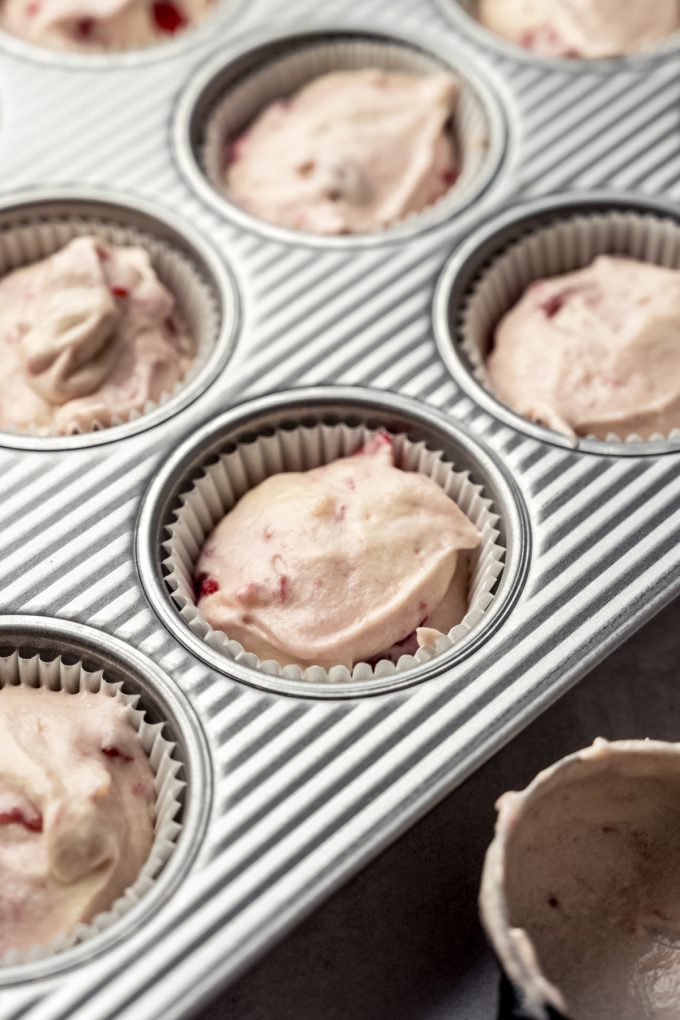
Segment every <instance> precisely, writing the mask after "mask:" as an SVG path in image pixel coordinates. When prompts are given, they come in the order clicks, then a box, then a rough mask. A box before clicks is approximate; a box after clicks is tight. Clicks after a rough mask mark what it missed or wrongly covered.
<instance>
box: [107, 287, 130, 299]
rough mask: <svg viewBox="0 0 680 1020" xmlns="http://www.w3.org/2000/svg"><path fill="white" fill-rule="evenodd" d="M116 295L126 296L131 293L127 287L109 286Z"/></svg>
mask: <svg viewBox="0 0 680 1020" xmlns="http://www.w3.org/2000/svg"><path fill="white" fill-rule="evenodd" d="M109 289H110V291H111V293H112V294H113V296H114V297H119V298H124V297H127V296H128V294H129V293H130V292H129V291H128V289H127V287H110V288H109Z"/></svg>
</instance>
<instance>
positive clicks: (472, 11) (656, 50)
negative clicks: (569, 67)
mask: <svg viewBox="0 0 680 1020" xmlns="http://www.w3.org/2000/svg"><path fill="white" fill-rule="evenodd" d="M446 2H447V3H448V4H449V5H451V6H453V5H455V6H457V7H460V8H462V10H463V11H465V13H466V14H467V15H468V16H469V17H470V18H472V19H473V21H476V22H477V24H478V25H479V26H480V28H482V29H483V30H484V31H485V32H486V33H487V34H488V35H490V36H492V37H493V38H494V39H498V40H499V41H500V42H502V43H507V45H509V46H514V47H515V49H518V50H520V51H521V52H522V53H524V54H526V56H527V57H529V58H531V57H532V56H533V57H535V58H536V59H537V60H540V61H541V62H543V61H545V60H555V61H560V62H561V61H567V62H568V63H570V64H573V63H584V64H594V63H595V64H601V63H611V62H612V61H617V60H627V59H628V60H629V59H630V58H631V57H632V58H635V57H649V56H652V55H654V54H663V53H666V52H667V51H668V50H673V49H676V48H677V47H678V46H680V31H678V32H674V33H673V34H672V35H670V36H668V38H667V39H661V40H659V42H657V43H655V44H654V45H652V46H648V47H646V48H645V49H641V50H633V51H632V52H631V53H621V54H619V55H618V56H616V55H612V56H611V57H576V58H574V57H557V56H547V55H543V54H540V53H536V52H535V51H533V50H532V49H530V48H529V47H528V46H522V45H521V44H520V43H518V42H515V41H514V40H513V39H508V38H507V37H506V36H503V35H498V34H497V33H496V32H494V31H492V30H491V29H490V28H487V27H486V25H485V24H484V23H483V22H482V21H480V20H479V0H446Z"/></svg>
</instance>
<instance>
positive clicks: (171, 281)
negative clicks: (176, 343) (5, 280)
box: [0, 209, 220, 436]
mask: <svg viewBox="0 0 680 1020" xmlns="http://www.w3.org/2000/svg"><path fill="white" fill-rule="evenodd" d="M124 212H125V210H124V209H121V216H123V215H124ZM83 234H96V235H97V236H98V237H101V238H102V239H103V240H105V241H108V242H110V243H111V244H117V245H139V246H140V247H142V248H145V249H146V250H147V251H148V252H149V254H150V256H151V262H152V265H153V268H154V270H155V272H156V274H157V276H158V278H159V279H160V281H161V282H162V283H163V284H164V285H165V286H166V287H167V289H168V290H169V291H170V292H171V294H172V295H173V297H174V298H175V309H176V311H177V313H178V314H179V316H180V317H181V318H182V320H183V321H184V324H185V325H186V326H187V328H188V331H189V333H190V335H191V336H192V337H193V339H194V343H195V345H196V354H195V356H194V359H193V361H192V363H191V365H190V366H189V370H188V371H187V373H186V375H185V376H184V378H183V379H181V380H180V381H179V382H178V383H177V384H176V385H175V387H174V388H173V389H172V390H171V391H168V392H167V393H163V394H162V396H161V399H160V400H159V401H152V400H149V401H147V402H146V404H145V405H144V407H143V408H142V409H135V410H133V411H131V412H130V413H129V414H128V415H126V416H114V417H113V418H112V421H111V425H104V424H101V423H95V425H94V427H93V428H92V429H87V430H81V429H76V430H74V431H73V432H70V433H68V434H69V435H73V434H82V432H83V431H87V432H94V431H99V430H100V429H107V428H110V427H112V426H115V425H123V424H125V423H126V422H131V421H135V420H137V419H138V418H140V417H142V415H145V414H149V413H150V412H151V411H153V410H154V409H155V408H157V407H159V406H161V405H163V404H166V403H167V402H168V400H171V399H172V398H173V397H175V396H177V395H178V394H179V393H180V392H181V391H182V389H184V387H185V386H186V385H187V384H188V383H189V382H190V381H191V380H192V379H193V378H194V377H195V376H196V375H197V374H198V373H199V372H200V371H201V370H202V368H203V367H204V366H205V364H206V362H207V360H208V358H209V356H210V354H211V352H212V350H213V348H214V346H215V343H216V342H217V338H218V336H219V330H220V314H219V305H218V299H217V295H216V293H215V290H214V287H213V286H212V285H211V283H210V282H209V281H208V280H207V279H206V278H205V276H204V275H203V274H202V273H201V272H200V270H199V267H198V265H197V264H195V263H194V262H193V261H192V260H191V259H190V258H189V257H188V256H187V255H185V254H184V253H183V252H180V251H178V250H177V249H176V248H174V247H173V246H172V245H171V244H169V243H168V242H166V241H164V240H161V239H160V238H159V237H156V236H154V235H153V234H152V233H150V232H149V231H147V230H141V229H139V228H138V227H134V226H132V225H126V224H125V223H123V222H120V223H119V222H116V221H114V220H109V219H102V218H98V217H87V216H78V215H74V216H42V215H40V214H39V213H36V216H35V218H32V217H31V218H30V219H27V220H26V221H25V222H23V223H21V224H19V225H16V226H11V227H3V228H2V229H0V277H2V276H5V275H7V274H8V273H10V272H12V271H13V270H15V269H19V268H21V267H23V266H27V265H30V264H31V263H33V262H38V261H40V260H41V259H44V258H47V257H48V256H49V255H52V254H54V252H56V251H58V250H59V249H60V248H63V247H64V246H65V245H66V244H68V242H69V241H71V240H73V238H74V237H78V236H82V235H83ZM3 431H5V432H12V433H14V434H23V435H32V436H58V435H64V434H65V433H61V432H58V431H57V430H56V429H55V428H53V427H52V428H49V429H44V428H43V429H41V428H38V427H34V428H29V429H22V428H20V427H19V426H16V427H14V428H5V429H4V430H3Z"/></svg>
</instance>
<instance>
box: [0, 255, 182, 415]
mask: <svg viewBox="0 0 680 1020" xmlns="http://www.w3.org/2000/svg"><path fill="white" fill-rule="evenodd" d="M194 350H195V345H194V342H193V340H192V339H191V337H190V336H189V335H188V332H187V329H186V327H185V325H184V324H183V322H182V321H181V318H180V317H179V315H178V314H177V311H176V309H175V300H174V298H173V296H172V295H171V294H170V293H169V291H167V290H166V288H165V287H164V286H163V284H162V283H161V282H160V280H159V279H158V277H157V276H156V274H155V272H154V270H153V267H152V265H151V262H150V259H149V255H148V253H147V252H146V251H144V250H143V249H142V248H123V247H119V246H116V245H113V244H108V243H107V242H106V241H102V240H100V239H99V238H96V237H78V238H76V239H75V240H73V241H71V242H70V243H69V244H67V245H66V247H65V248H62V249H61V250H60V251H58V252H56V254H54V255H51V256H50V257H49V258H46V259H44V260H43V261H42V262H36V263H34V264H33V265H30V266H26V267H25V268H22V269H18V270H16V271H15V272H13V273H10V274H9V275H8V276H5V277H4V278H3V279H1V280H0V354H1V355H2V361H3V373H2V378H1V379H0V428H5V429H10V428H13V427H17V428H19V429H22V430H26V429H37V430H38V431H39V432H43V433H45V432H49V431H56V432H58V433H60V434H62V435H64V434H67V433H71V432H76V431H87V430H90V429H92V428H98V427H107V426H109V425H111V424H112V423H113V422H114V419H125V418H127V417H128V416H129V415H130V413H131V412H132V411H143V410H144V409H145V407H146V405H147V404H148V403H149V402H153V403H156V402H158V401H159V400H160V398H161V397H162V396H163V395H164V394H167V393H169V392H171V391H172V390H173V388H174V387H175V386H176V384H177V383H178V382H180V380H181V379H182V378H183V377H184V375H185V374H186V372H187V369H188V368H189V365H190V363H191V360H192V357H193V354H194Z"/></svg>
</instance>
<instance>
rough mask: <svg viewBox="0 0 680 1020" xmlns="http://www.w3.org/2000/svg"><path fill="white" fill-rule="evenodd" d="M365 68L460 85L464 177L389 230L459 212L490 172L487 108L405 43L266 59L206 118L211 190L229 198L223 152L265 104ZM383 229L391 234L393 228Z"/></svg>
mask: <svg viewBox="0 0 680 1020" xmlns="http://www.w3.org/2000/svg"><path fill="white" fill-rule="evenodd" d="M366 68H379V69H380V70H385V71H397V72H406V73H410V74H417V75H424V74H432V73H437V72H441V71H448V72H449V73H451V74H453V75H454V77H455V78H457V80H458V81H459V83H460V85H461V92H460V96H459V98H458V102H457V104H456V110H455V113H454V117H453V134H454V137H455V145H456V152H457V156H458V159H459V161H460V174H459V176H458V179H457V180H456V182H455V184H453V185H452V186H451V187H450V188H449V190H448V191H447V192H446V194H445V195H443V196H442V197H441V198H439V199H438V200H437V201H436V202H434V203H433V204H432V205H430V206H428V207H427V208H426V209H424V210H422V211H421V212H417V213H410V214H409V215H408V216H406V217H404V219H402V220H401V221H400V222H399V223H396V222H395V223H392V224H391V226H392V227H396V226H403V225H405V224H409V225H417V226H418V227H421V226H422V227H425V226H427V224H428V223H430V222H434V221H435V220H436V221H438V220H440V219H441V217H442V213H446V212H447V211H451V212H452V213H453V212H454V211H455V210H456V209H457V208H459V207H460V206H462V205H464V204H465V203H466V202H467V201H468V200H469V198H470V197H471V196H472V195H473V194H474V193H476V192H477V190H478V187H479V180H480V177H482V176H483V175H484V173H485V168H484V164H485V162H486V158H487V153H488V150H489V141H490V135H491V126H490V123H489V118H488V115H487V111H486V108H485V106H484V103H483V102H482V100H481V98H480V96H479V94H478V93H477V91H476V89H475V88H474V86H473V84H472V83H471V82H470V81H468V80H467V79H466V78H465V76H464V75H463V74H462V73H461V71H459V70H458V69H457V68H456V66H455V62H453V61H452V63H451V64H450V65H447V64H443V63H442V62H441V61H438V60H436V59H435V58H434V57H431V56H428V55H427V54H425V53H422V52H420V51H418V50H415V49H412V48H411V47H409V46H407V45H399V44H398V43H391V42H376V41H374V40H368V39H360V38H358V39H353V40H351V41H346V40H343V41H337V42H333V41H325V42H313V43H309V44H308V45H305V46H303V47H299V46H297V45H296V46H295V48H294V49H293V50H292V52H290V53H288V54H286V55H284V56H280V57H275V58H272V59H270V60H267V61H266V62H264V63H263V64H262V65H261V66H259V67H257V68H256V69H254V70H253V71H252V72H251V73H250V74H248V75H247V76H246V77H245V78H244V79H242V80H239V82H238V84H236V85H234V86H233V87H228V88H227V91H226V94H225V95H224V96H223V97H222V99H220V100H219V101H218V102H217V103H216V104H215V105H214V106H213V108H212V110H211V111H210V113H209V114H208V117H207V122H206V125H205V131H204V137H203V144H202V149H201V152H200V153H199V162H200V164H201V166H202V168H203V171H204V173H205V174H206V176H207V178H208V180H209V181H210V183H211V184H212V185H213V187H214V188H216V190H217V191H219V192H220V193H222V194H223V195H224V196H225V198H227V199H229V192H228V191H227V190H226V188H225V183H224V152H225V146H226V145H227V144H228V143H229V141H230V140H233V139H234V138H236V137H237V136H238V135H239V134H240V133H241V132H242V131H243V130H244V129H245V128H246V127H247V126H248V125H249V124H251V123H252V121H253V120H254V119H255V117H256V116H257V115H258V114H259V113H260V112H261V111H262V110H263V109H264V107H265V106H267V105H269V104H270V103H273V102H275V101H277V100H279V99H282V98H285V97H287V96H290V95H292V94H293V93H294V92H297V91H298V90H299V89H301V88H302V87H303V86H304V85H306V84H307V83H308V82H310V81H313V80H314V79H315V78H318V77H320V76H321V75H323V74H328V73H330V72H332V71H356V70H362V69H366ZM234 204H236V205H237V204H238V203H234ZM383 229H384V230H388V231H389V229H390V226H388V227H385V228H383ZM373 233H375V231H373Z"/></svg>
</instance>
